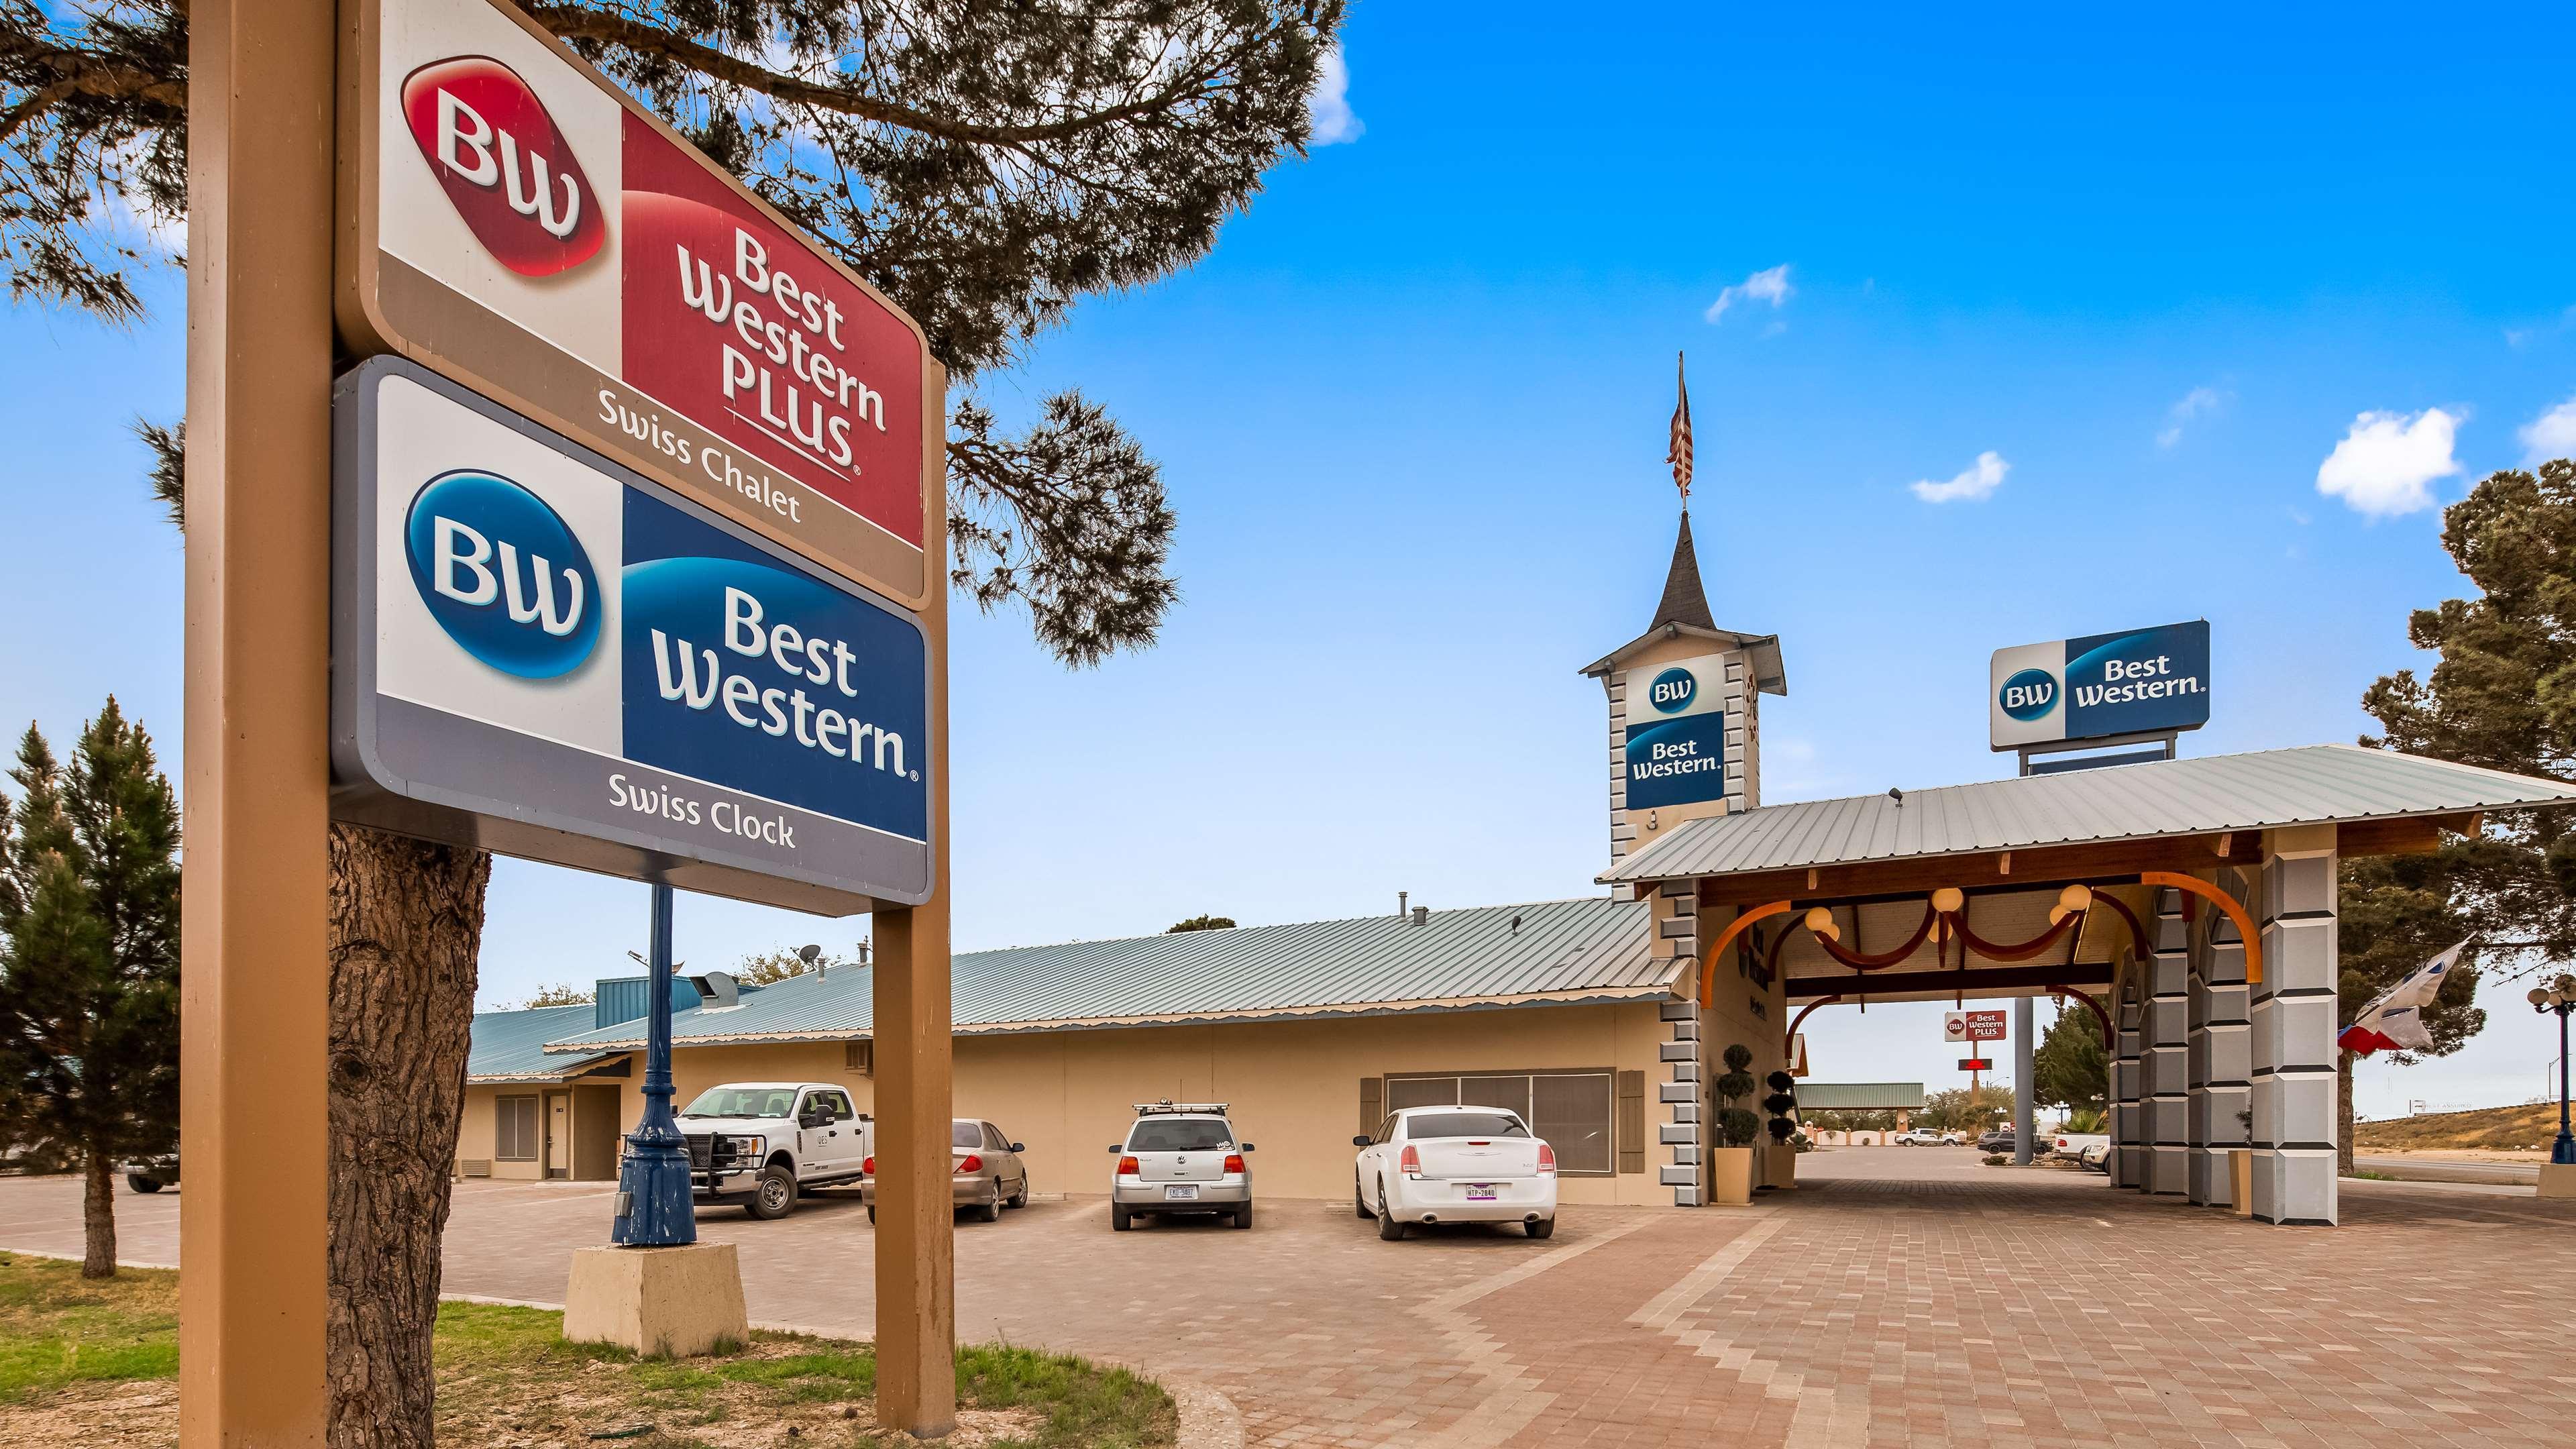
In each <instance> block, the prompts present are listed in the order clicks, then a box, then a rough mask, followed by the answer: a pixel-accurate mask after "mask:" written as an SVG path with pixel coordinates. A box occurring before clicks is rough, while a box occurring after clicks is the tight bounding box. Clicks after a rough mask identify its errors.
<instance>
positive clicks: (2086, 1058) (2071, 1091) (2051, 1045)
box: [2030, 1001, 2111, 1112]
mask: <svg viewBox="0 0 2576 1449" xmlns="http://www.w3.org/2000/svg"><path fill="white" fill-rule="evenodd" d="M2030 1089H2031V1100H2032V1101H2034V1102H2040V1103H2044V1104H2046V1105H2048V1106H2052V1107H2064V1108H2067V1109H2068V1110H2070V1111H2086V1112H2099V1111H2101V1110H2102V1107H2103V1104H2104V1102H2105V1101H2107V1100H2108V1099H2109V1097H2110V1094H2111V1054H2110V1052H2109V1051H2107V1050H2105V1049H2104V1048H2103V1045H2102V1023H2101V1022H2100V1020H2099V1019H2097V1018H2096V1017H2095V1016H2094V1015H2093V1013H2092V1012H2090V1011H2087V1010H2085V1009H2083V1008H2082V1007H2081V1006H2079V1005H2077V1004H2076V1003H2074V1002H2071V1001H2070V1002H2068V1003H2067V1004H2066V1005H2065V1006H2062V1007H2060V1008H2058V1012H2057V1020H2055V1021H2053V1022H2050V1023H2049V1024H2048V1030H2047V1031H2046V1032H2044V1033H2042V1034H2041V1036H2040V1039H2039V1046H2038V1047H2037V1048H2036V1049H2035V1050H2033V1051H2032V1053H2031V1058H2030Z"/></svg>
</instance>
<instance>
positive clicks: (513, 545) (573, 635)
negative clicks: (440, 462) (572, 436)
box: [403, 469, 599, 679]
mask: <svg viewBox="0 0 2576 1449" xmlns="http://www.w3.org/2000/svg"><path fill="white" fill-rule="evenodd" d="M403 552H404V554H405V555H406V556H407V557H408V559H409V560H410V563H411V581H412V584H413V586H414V587H416V588H417V589H419V591H420V599H421V602H422V603H424V604H426V605H428V606H429V612H430V614H431V615H432V616H433V617H435V618H436V619H437V620H438V625H439V627H440V628H442V629H445V630H446V631H447V637H449V638H451V639H453V640H455V641H456V643H457V645H458V646H459V647H460V648H462V649H464V650H465V652H466V653H468V654H471V655H473V656H474V657H475V658H477V659H480V660H482V661H483V662H484V663H486V664H488V665H490V666H492V667H493V668H495V669H498V670H500V671H501V672H502V673H504V674H515V675H517V676H518V677H520V678H522V679H554V678H557V677H559V676H561V675H565V674H569V673H571V672H572V671H573V670H575V669H577V668H579V667H580V666H581V663H582V661H583V660H585V659H588V658H589V657H590V654H591V650H592V649H593V648H594V647H595V646H596V645H597V644H598V643H599V575H598V573H597V572H596V571H595V570H594V569H593V568H592V567H591V562H590V554H589V553H588V551H586V550H585V549H583V548H582V546H581V540H580V539H578V538H575V537H574V536H573V532H572V529H571V528H570V527H569V526H567V525H566V524H565V523H564V521H563V516H562V515H561V514H558V513H556V512H555V511H554V509H553V508H552V507H550V506H548V504H547V503H546V501H545V500H544V499H542V498H539V497H538V496H537V495H535V494H534V493H531V492H529V491H528V490H527V489H526V488H523V487H521V486H520V485H519V484H517V483H513V482H511V481H510V480H509V479H507V478H504V477H501V476H500V475H498V474H495V473H482V472H476V471H473V470H470V469H465V470H459V471H457V472H453V473H442V474H440V475H439V476H438V477H436V478H433V479H431V480H430V481H429V485H428V486H427V487H425V488H423V489H421V490H420V493H419V496H417V497H415V498H413V499H412V501H411V512H410V513H409V514H408V515H407V516H406V517H405V518H404V520H403Z"/></svg>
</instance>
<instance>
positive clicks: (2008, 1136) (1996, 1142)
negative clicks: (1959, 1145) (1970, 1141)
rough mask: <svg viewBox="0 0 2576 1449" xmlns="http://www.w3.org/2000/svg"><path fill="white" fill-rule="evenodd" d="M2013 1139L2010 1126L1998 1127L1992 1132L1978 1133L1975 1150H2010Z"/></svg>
mask: <svg viewBox="0 0 2576 1449" xmlns="http://www.w3.org/2000/svg"><path fill="white" fill-rule="evenodd" d="M2013 1141H2014V1138H2013V1130H2012V1129H2011V1128H2009V1127H1998V1128H1996V1129H1995V1130H1993V1131H1992V1132H1985V1133H1980V1134H1979V1135H1978V1137H1977V1150H1978V1151H1979V1152H2010V1151H2012V1150H2013Z"/></svg>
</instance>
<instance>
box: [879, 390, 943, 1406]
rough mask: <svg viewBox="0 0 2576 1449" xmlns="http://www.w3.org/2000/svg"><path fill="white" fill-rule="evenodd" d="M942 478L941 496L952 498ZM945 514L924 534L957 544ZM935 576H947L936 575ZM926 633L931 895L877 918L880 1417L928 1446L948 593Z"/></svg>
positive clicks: (929, 393)
mask: <svg viewBox="0 0 2576 1449" xmlns="http://www.w3.org/2000/svg"><path fill="white" fill-rule="evenodd" d="M947 381H948V379H947V374H946V373H945V371H944V370H943V369H941V368H940V367H939V365H938V364H937V363H931V364H929V365H928V366H926V367H925V368H924V369H923V379H922V384H923V385H922V395H923V399H924V406H923V408H922V466H923V468H924V469H925V470H927V471H932V472H933V474H934V476H937V477H940V478H941V479H943V480H944V479H945V477H946V472H947V462H946V458H947V446H948V436H947V417H948V408H947V402H946V398H947V391H946V388H947ZM946 491H947V490H946V487H945V484H944V481H943V483H942V486H941V487H940V488H939V490H938V491H937V492H936V493H934V494H933V496H934V497H944V496H945V494H946ZM947 532H948V530H947V522H946V519H945V518H944V517H942V516H941V515H940V514H938V513H933V514H932V515H931V517H930V519H929V527H928V528H927V529H926V530H925V533H926V535H927V536H928V537H929V538H931V539H934V540H939V539H945V538H946V537H947ZM933 577H934V578H936V577H937V574H936V571H934V574H933ZM921 621H922V624H923V625H924V627H925V628H926V630H927V631H928V633H929V636H930V781H931V796H930V811H931V822H930V837H931V841H932V850H933V854H932V857H931V878H932V880H933V881H935V882H936V886H937V888H936V889H935V890H934V891H933V892H932V893H931V897H930V899H929V900H928V901H926V902H924V903H923V904H921V905H918V906H914V907H912V908H910V909H908V910H886V911H879V912H877V914H876V922H875V929H876V941H877V967H876V1074H877V1122H876V1158H877V1225H876V1254H877V1258H876V1268H877V1419H878V1422H880V1423H882V1424H885V1425H886V1426H887V1427H889V1428H895V1429H902V1430H905V1431H907V1432H910V1433H912V1434H916V1435H920V1436H922V1437H924V1438H928V1437H932V1436H935V1435H940V1434H945V1433H947V1432H948V1431H949V1430H950V1429H952V1428H955V1427H956V1424H957V1367H956V1364H957V1260H956V1242H957V1210H956V1205H955V1203H954V1202H953V1201H952V1200H951V1199H950V1197H949V1176H950V1173H951V1171H952V1170H953V1169H952V1167H951V1162H952V1159H951V1156H950V1153H949V1142H948V1123H949V1119H950V1116H951V1115H952V1111H951V1106H950V1095H951V1092H950V1089H951V1083H952V1079H951V1077H950V1074H949V1073H950V1063H951V1040H950V1035H949V1033H950V1010H951V1005H952V1003H951V1001H950V991H951V988H950V983H949V974H948V959H949V914H948V902H949V893H948V760H949V756H948V591H947V590H946V589H944V588H934V589H933V590H932V591H931V597H930V599H929V602H928V605H927V607H925V608H924V609H923V610H922V611H921Z"/></svg>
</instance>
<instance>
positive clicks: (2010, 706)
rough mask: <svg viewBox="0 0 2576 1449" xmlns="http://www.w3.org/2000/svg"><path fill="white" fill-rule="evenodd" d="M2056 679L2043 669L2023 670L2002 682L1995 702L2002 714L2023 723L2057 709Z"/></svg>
mask: <svg viewBox="0 0 2576 1449" xmlns="http://www.w3.org/2000/svg"><path fill="white" fill-rule="evenodd" d="M2057 694H2058V689H2057V679H2056V676H2054V675H2052V674H2050V673H2049V672H2048V671H2047V670H2045V669H2025V670H2023V671H2021V672H2020V673H2019V674H2016V675H2014V676H2013V677H2012V678H2010V679H2007V680H2005V681H2004V687H2003V692H2002V693H2001V694H1998V695H1996V696H1995V702H1996V703H1998V704H2000V705H2002V706H2003V710H2004V713H2006V714H2008V715H2011V716H2012V717H2013V718H2014V719H2017V720H2021V721H2023V722H2025V723H2027V722H2029V721H2031V720H2035V719H2038V718H2040V717H2041V716H2042V715H2045V714H2047V713H2048V712H2049V711H2050V710H2052V709H2055V708H2057Z"/></svg>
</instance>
